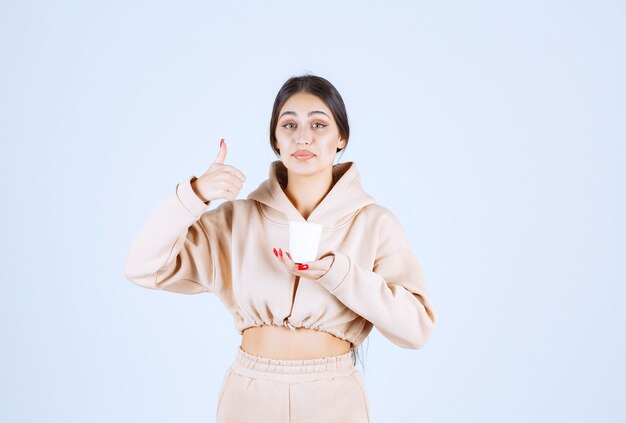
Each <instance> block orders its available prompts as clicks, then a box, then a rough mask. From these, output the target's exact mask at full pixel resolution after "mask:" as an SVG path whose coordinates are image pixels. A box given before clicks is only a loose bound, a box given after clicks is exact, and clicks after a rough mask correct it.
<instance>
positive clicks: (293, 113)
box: [278, 110, 330, 119]
mask: <svg viewBox="0 0 626 423" xmlns="http://www.w3.org/2000/svg"><path fill="white" fill-rule="evenodd" d="M316 113H321V114H323V115H324V116H326V117H327V118H329V119H330V116H328V115H327V114H326V113H324V112H322V111H321V110H313V111H312V112H309V116H311V115H314V114H316ZM285 115H293V116H297V115H296V112H292V111H291V110H289V111H287V112H283V113H281V115H280V116H278V119H280V118H281V117H283V116H285Z"/></svg>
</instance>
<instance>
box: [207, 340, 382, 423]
mask: <svg viewBox="0 0 626 423" xmlns="http://www.w3.org/2000/svg"><path fill="white" fill-rule="evenodd" d="M369 421H370V418H369V404H368V400H367V392H366V390H365V385H364V383H363V378H362V376H361V374H360V373H359V371H358V370H357V369H356V367H355V366H354V364H353V363H352V358H351V353H350V352H347V353H345V354H341V355H335V356H331V357H324V358H318V359H310V360H274V359H270V358H265V357H259V356H256V355H253V354H249V353H248V352H246V351H244V350H243V349H241V346H237V354H236V356H235V360H234V361H233V363H232V364H231V366H230V367H229V368H228V370H227V371H226V374H225V375H224V379H223V382H222V386H221V389H220V393H219V396H218V403H217V422H218V423H309V422H311V423H313V422H315V423H340V422H345V423H369Z"/></svg>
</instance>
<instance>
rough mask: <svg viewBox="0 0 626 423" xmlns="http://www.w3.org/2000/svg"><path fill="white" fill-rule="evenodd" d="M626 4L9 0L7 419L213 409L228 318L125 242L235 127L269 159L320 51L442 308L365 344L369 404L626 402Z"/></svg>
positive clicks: (433, 408)
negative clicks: (291, 88)
mask: <svg viewBox="0 0 626 423" xmlns="http://www.w3.org/2000/svg"><path fill="white" fill-rule="evenodd" d="M625 17H626V7H625V6H624V3H623V2H618V1H595V2H582V1H574V2H572V1H568V2H566V1H549V2H545V1H527V2H515V3H514V2H510V3H509V4H505V2H495V1H491V2H490V1H478V2H450V1H445V2H437V4H436V5H432V2H428V3H427V2H408V1H407V2H404V3H402V2H393V1H385V2H384V3H383V2H382V1H381V2H364V1H359V2H356V1H354V2H351V1H346V2H325V1H316V2H293V1H289V2H287V1H285V2H219V3H209V2H201V1H179V2H155V1H143V2H137V1H136V2H128V1H106V2H104V1H100V2H95V1H90V2H79V1H64V2H44V1H19V2H18V1H8V2H7V1H1V2H0V83H1V85H0V140H1V146H2V151H3V154H2V155H1V159H0V160H1V161H0V163H1V174H0V180H1V182H2V185H3V186H2V198H3V200H2V204H3V207H2V208H1V213H2V219H0V225H1V227H0V229H1V234H2V236H1V237H0V243H1V244H0V245H1V248H2V274H1V294H0V336H1V339H0V342H1V344H0V381H1V383H0V421H3V422H44V421H45V422H92V423H96V422H114V421H115V422H151V423H157V422H173V421H176V422H208V421H213V420H214V413H215V407H216V401H217V394H218V391H219V388H220V383H221V381H222V377H223V374H224V372H225V371H226V369H227V367H228V365H229V364H230V362H231V361H232V359H233V357H234V354H235V352H236V349H237V348H238V345H239V343H240V336H239V335H238V334H237V332H236V331H235V328H234V323H233V321H232V318H231V316H230V315H229V314H228V313H227V311H226V309H225V307H224V306H223V305H222V304H221V303H220V302H219V300H218V299H217V298H216V297H215V296H212V295H209V294H207V295H198V296H188V295H182V294H174V293H169V292H160V291H150V290H146V289H142V288H139V287H138V286H136V285H134V284H132V283H131V282H129V281H128V280H126V279H125V277H124V275H123V266H124V262H125V259H126V255H127V253H128V249H129V247H130V242H131V240H132V237H133V236H134V235H135V233H136V232H137V231H138V230H139V228H140V226H141V225H142V224H143V222H144V220H145V219H146V217H147V216H148V214H149V213H150V211H151V210H152V208H153V207H154V206H155V205H156V204H157V203H158V202H159V201H160V199H161V198H163V197H164V196H166V195H168V194H169V193H171V192H172V191H173V190H174V189H175V185H176V184H177V183H178V182H179V181H182V180H184V179H186V178H187V177H189V176H190V175H199V174H201V173H202V172H204V170H205V169H206V168H207V167H208V166H209V165H210V163H211V162H212V161H213V160H214V158H215V156H216V154H217V149H218V146H219V140H220V138H221V137H224V138H225V139H226V141H227V142H228V148H229V152H228V156H227V158H226V162H227V163H230V164H232V165H234V166H236V167H237V168H239V169H240V170H241V171H242V172H244V173H245V174H246V176H247V183H246V184H245V185H244V188H243V190H242V191H241V192H240V195H239V197H238V198H245V197H246V196H247V195H248V193H249V192H251V191H252V190H253V189H255V188H256V187H257V186H258V184H259V183H261V182H262V181H263V180H264V179H265V178H266V177H267V173H268V169H269V163H270V162H271V161H272V160H274V159H275V156H274V155H273V153H272V152H271V150H270V147H269V141H268V133H269V119H270V113H271V107H272V104H273V101H274V97H275V95H276V93H277V92H278V89H279V88H280V86H281V85H282V84H283V82H284V81H285V80H286V79H287V78H289V77H290V76H293V75H300V74H302V73H304V72H311V73H314V74H316V75H319V76H323V77H325V78H327V79H328V80H330V81H331V82H332V83H333V84H334V85H335V86H336V87H337V89H338V90H339V91H340V92H341V94H342V96H343V99H344V101H345V103H346V106H347V110H348V116H349V119H350V124H351V137H350V145H349V147H348V149H347V150H346V152H345V154H344V155H343V156H342V157H341V159H340V160H341V161H342V162H345V161H350V160H353V161H355V162H356V163H357V165H358V167H359V171H360V173H361V175H362V184H363V186H364V188H365V190H366V191H367V192H368V193H370V194H371V195H372V196H374V197H375V198H376V200H377V201H378V203H380V204H382V205H384V206H386V207H388V208H390V209H391V210H392V211H394V213H396V215H397V216H398V217H399V219H400V221H401V222H402V224H403V225H404V227H405V229H406V231H407V235H408V237H409V239H410V242H411V245H412V247H413V249H414V253H415V255H416V256H417V257H418V259H419V260H420V263H421V264H422V266H423V271H424V274H425V276H426V278H427V284H428V288H429V290H430V292H431V295H432V300H433V303H434V304H435V306H436V310H437V312H438V318H439V322H438V325H437V327H436V329H435V331H434V333H433V335H432V337H431V338H430V340H429V342H428V344H427V345H426V346H424V347H423V348H422V349H419V350H409V349H402V348H400V347H398V346H396V345H394V344H393V343H391V342H390V341H388V340H387V339H385V338H384V337H382V335H380V333H379V332H377V331H376V330H374V331H373V332H372V334H371V335H370V338H369V339H368V341H366V342H365V344H364V349H362V351H363V353H366V354H365V355H364V356H363V358H364V360H365V364H366V366H365V370H364V371H363V370H362V368H361V366H360V364H358V367H359V370H361V371H363V373H364V378H365V382H366V387H367V390H368V395H369V403H370V411H371V415H372V421H373V422H377V423H378V422H381V423H383V422H384V423H386V422H420V423H421V422H432V423H435V422H437V423H438V422H530V421H533V422H553V421H562V422H564V421H567V422H589V421H598V422H618V421H624V420H626V411H625V410H624V407H623V404H622V405H620V403H622V400H623V399H624V397H625V396H626V389H625V382H624V378H625V376H626V374H625V373H626V372H625V365H624V358H623V357H624V356H625V355H626V351H625V350H626V348H625V342H624V339H625V337H624V335H625V332H624V323H625V322H626V319H625V317H626V313H625V312H624V306H623V304H624V297H625V294H626V285H625V282H626V272H625V271H624V267H623V263H624V258H625V257H626V254H625V253H626V248H625V244H624V237H625V235H626V233H625V232H626V230H625V229H626V227H625V225H624V221H623V216H624V215H625V214H626V213H625V212H626V210H625V201H624V195H623V194H624V181H625V180H626V174H625V173H626V172H625V170H624V169H625V163H624V162H625V160H624V159H625V156H626V154H625V153H626V148H625V141H626V124H625V119H624V118H625V117H626V101H625V98H626V92H625V91H626V90H625V88H626V84H625V83H624V75H626V69H625V68H626V66H625V60H624V57H625V54H624V40H625V39H626V19H625ZM218 204H219V203H218ZM216 205H217V204H216ZM620 259H621V260H620Z"/></svg>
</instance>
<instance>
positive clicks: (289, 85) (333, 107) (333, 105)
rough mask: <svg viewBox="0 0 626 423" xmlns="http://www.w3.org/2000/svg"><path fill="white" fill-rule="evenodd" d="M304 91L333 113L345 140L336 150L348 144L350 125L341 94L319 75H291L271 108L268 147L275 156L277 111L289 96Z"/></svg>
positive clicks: (340, 133)
mask: <svg viewBox="0 0 626 423" xmlns="http://www.w3.org/2000/svg"><path fill="white" fill-rule="evenodd" d="M301 92H306V93H310V94H313V95H315V96H317V97H319V98H320V100H322V101H323V102H324V104H326V106H327V107H328V108H329V109H330V111H331V113H332V114H333V118H334V119H335V122H336V123H337V127H338V128H339V135H340V136H341V138H343V139H344V140H345V142H346V144H345V146H344V147H343V148H338V149H337V152H340V151H342V150H345V149H346V147H347V146H348V140H349V138H350V125H349V124H348V113H347V112H346V106H345V104H344V103H343V98H341V94H339V91H337V89H336V88H335V86H334V85H333V84H331V83H330V82H329V81H328V80H327V79H325V78H322V77H321V76H316V75H311V74H309V73H307V74H304V75H300V76H292V77H291V78H289V79H288V80H287V81H286V82H285V83H284V84H283V86H282V87H281V88H280V90H279V91H278V94H276V99H275V100H274V107H273V109H272V118H271V119H270V147H271V148H272V151H274V153H275V154H276V155H277V156H280V153H279V152H278V150H277V149H276V125H277V124H278V113H279V112H280V109H281V108H282V107H283V105H284V104H285V103H286V102H287V100H288V99H289V97H291V96H292V95H294V94H297V93H301Z"/></svg>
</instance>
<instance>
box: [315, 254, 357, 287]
mask: <svg viewBox="0 0 626 423" xmlns="http://www.w3.org/2000/svg"><path fill="white" fill-rule="evenodd" d="M330 254H333V255H334V256H335V261H334V262H333V264H332V266H330V269H328V272H326V273H325V274H324V275H323V276H322V277H320V278H318V279H317V283H319V284H320V285H322V286H323V287H324V288H326V289H327V290H328V291H330V292H333V291H335V290H336V289H337V288H339V285H341V283H342V282H343V281H344V280H345V279H346V276H348V272H349V271H350V257H348V256H347V255H346V254H344V253H342V252H339V251H337V250H331V251H330V253H329V255H330Z"/></svg>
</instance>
